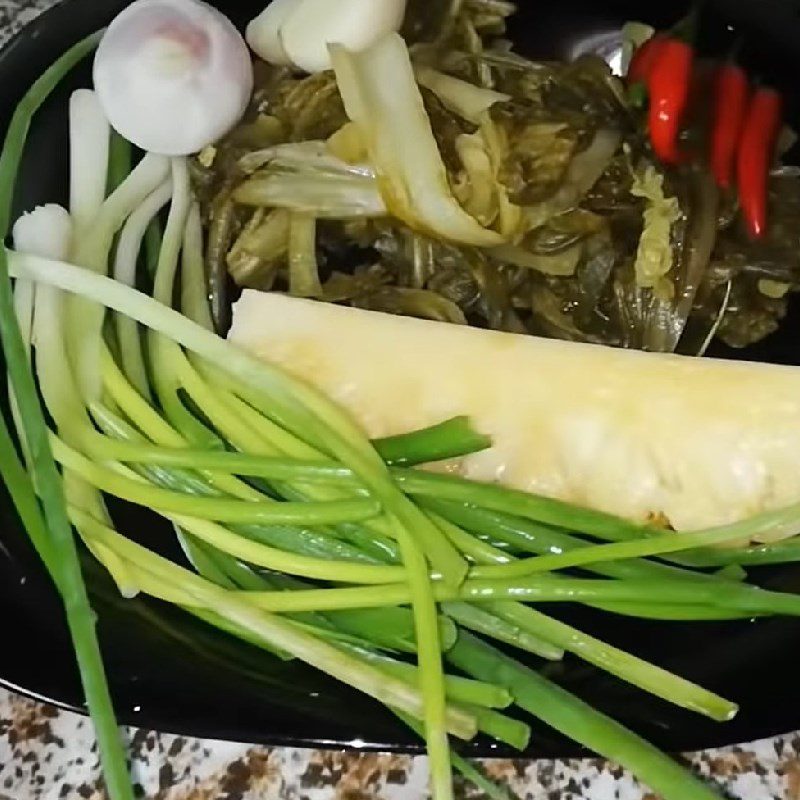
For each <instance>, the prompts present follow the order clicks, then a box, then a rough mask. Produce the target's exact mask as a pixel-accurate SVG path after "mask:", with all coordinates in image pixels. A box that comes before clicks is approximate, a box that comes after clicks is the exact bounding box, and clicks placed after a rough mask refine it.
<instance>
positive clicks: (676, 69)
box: [649, 38, 694, 164]
mask: <svg viewBox="0 0 800 800" xmlns="http://www.w3.org/2000/svg"><path fill="white" fill-rule="evenodd" d="M693 64H694V49H693V48H692V46H691V45H689V44H686V42H683V41H680V40H678V39H672V38H670V39H667V40H665V42H664V44H663V46H662V47H661V49H660V52H659V54H658V58H657V59H656V62H655V64H654V66H653V70H652V72H651V74H650V85H649V88H650V141H651V142H652V144H653V150H654V152H655V154H656V156H658V158H659V159H661V161H664V162H665V163H667V164H678V163H680V162H681V161H682V160H683V158H682V156H681V153H680V150H679V148H678V135H679V134H680V131H681V123H682V122H683V117H684V113H685V111H686V107H687V105H688V102H689V90H690V85H691V79H692V65H693Z"/></svg>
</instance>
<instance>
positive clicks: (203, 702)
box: [0, 0, 800, 756]
mask: <svg viewBox="0 0 800 800" xmlns="http://www.w3.org/2000/svg"><path fill="white" fill-rule="evenodd" d="M124 5H126V3H125V2H123V1H122V0H68V2H66V3H64V4H63V5H61V6H59V7H57V8H55V9H53V10H51V11H49V12H47V13H46V14H44V15H43V16H42V17H40V18H39V19H38V20H36V21H35V22H34V23H33V24H32V25H30V26H28V27H27V28H26V29H25V31H24V32H23V33H22V34H21V35H19V36H18V37H17V38H16V39H14V40H13V42H12V43H11V44H10V45H9V46H8V47H7V48H6V49H5V50H4V51H3V52H2V53H0V128H3V129H4V128H5V126H6V125H7V123H8V120H9V118H10V115H11V113H12V111H13V108H14V105H15V104H16V102H17V101H18V100H19V98H20V96H21V94H22V93H23V92H24V90H25V88H26V87H28V86H29V85H30V84H31V82H32V81H33V80H34V79H35V78H36V77H37V76H38V75H39V74H40V73H41V71H42V70H43V69H44V68H45V67H46V66H48V65H49V63H50V62H51V60H53V59H54V58H55V56H56V54H58V53H61V52H63V51H64V50H65V49H66V48H67V47H68V46H70V45H71V44H73V43H74V42H75V41H77V40H78V39H79V38H80V37H82V36H84V35H86V34H88V33H89V32H91V31H93V30H96V29H98V28H100V27H102V26H103V25H105V24H107V23H108V22H109V21H110V19H111V18H112V17H113V16H114V14H115V13H116V12H117V11H119V9H120V8H122V7H123V6H124ZM218 5H219V6H220V8H221V9H222V10H223V11H225V12H226V13H227V14H229V15H230V16H231V17H232V18H233V19H234V21H236V22H237V24H241V23H243V22H245V21H246V20H247V19H248V18H249V17H251V16H253V15H254V14H255V13H256V12H257V11H258V10H259V9H260V4H255V3H237V2H234V1H233V0H219V2H218ZM598 5H600V4H598V3H595V2H590V1H589V0H586V2H576V1H575V0H571V1H567V0H561V2H560V3H553V4H543V3H528V2H527V1H526V0H521V2H520V6H521V7H522V11H521V12H520V14H519V15H518V16H517V17H516V18H515V20H514V23H513V28H512V36H513V37H514V39H515V40H516V41H517V43H518V46H519V48H520V49H521V50H522V51H523V52H525V53H527V54H529V55H532V56H537V57H564V56H565V55H566V54H567V53H569V52H570V51H571V50H572V48H573V47H574V46H575V44H576V43H579V42H581V41H586V40H587V39H588V38H589V37H591V36H593V35H595V34H598V33H600V34H602V33H609V32H612V31H614V30H618V28H619V26H620V24H621V23H622V22H623V21H624V20H626V19H633V18H637V16H638V15H639V14H641V12H642V7H641V3H638V2H636V3H634V2H616V3H613V2H612V3H605V4H603V8H602V10H598ZM722 5H723V4H722V3H720V7H722ZM730 6H731V9H730V17H729V18H731V19H736V20H740V21H741V20H744V24H745V25H747V26H753V27H758V28H759V30H758V37H754V38H755V39H756V41H758V42H761V43H762V44H763V43H764V42H766V44H764V49H765V51H768V52H769V56H768V57H767V56H762V63H763V64H764V67H765V70H768V71H770V72H774V74H775V75H776V76H781V75H786V72H785V71H783V69H782V65H783V66H785V64H791V65H792V66H793V67H795V68H796V60H795V57H794V53H797V52H800V46H798V44H799V43H798V38H800V36H798V27H797V24H796V23H797V19H796V15H795V12H794V11H789V10H788V9H789V7H790V6H791V4H790V3H786V2H785V0H776V2H774V3H773V2H767V0H754V2H750V3H745V2H743V0H732V2H731V3H730ZM659 7H660V8H661V11H659ZM648 8H649V9H650V10H649V12H648V13H649V14H650V17H651V20H650V21H652V22H653V23H654V24H656V25H659V24H660V25H664V24H666V23H669V22H671V21H673V20H674V18H675V17H676V16H677V15H678V14H679V12H680V9H676V4H675V3H672V2H664V3H656V4H653V3H651V4H649V5H648ZM756 8H758V9H759V10H758V12H755V11H754V10H755V9H756ZM751 12H752V13H751ZM748 14H751V17H752V18H748ZM753 15H754V16H753ZM781 15H783V16H781ZM772 43H774V47H771V46H770V45H771V44H772ZM794 71H795V72H796V69H795V70H794ZM81 85H89V69H88V65H85V66H84V67H83V68H82V69H80V70H77V71H76V73H75V74H74V75H72V76H70V78H69V80H68V81H66V82H65V84H64V85H63V86H62V87H61V88H60V89H59V90H58V92H57V93H56V94H55V96H54V97H53V98H52V99H51V100H50V101H49V102H48V103H47V105H46V106H45V107H44V109H43V110H42V112H41V113H40V115H39V116H38V118H37V119H36V121H35V124H34V126H33V130H32V132H31V136H30V140H29V147H28V151H27V155H26V159H25V163H24V167H23V171H22V177H21V181H20V184H19V192H18V197H17V201H16V205H17V210H18V211H21V210H23V209H29V208H31V207H32V206H33V205H35V204H37V203H43V202H51V201H57V200H63V199H64V198H63V195H64V194H65V187H66V148H65V145H66V100H67V97H68V95H69V92H70V91H71V90H72V89H74V88H76V87H77V86H81ZM797 330H798V319H797V315H796V314H793V315H792V317H791V318H790V320H789V321H787V323H786V326H785V327H784V328H783V330H782V333H781V335H780V336H777V337H773V338H772V339H770V340H769V341H768V342H766V343H764V344H763V345H762V346H761V347H760V348H758V349H757V350H755V351H753V352H752V353H748V354H746V355H747V356H748V357H758V358H762V359H764V360H772V361H784V362H791V361H792V359H793V358H794V359H797V358H798V355H797V351H798V345H797V335H796V331H797ZM718 355H727V354H726V353H724V352H720V353H718ZM5 410H6V409H4V411H5ZM0 491H3V490H2V489H0ZM114 513H115V518H116V521H117V523H118V524H119V525H120V527H121V528H122V530H124V531H125V532H126V533H127V534H128V535H130V536H132V537H134V538H137V539H138V540H139V541H142V542H143V543H145V544H147V545H149V546H151V547H154V548H156V549H158V550H160V551H162V552H164V553H166V554H169V555H172V556H173V557H175V558H180V554H179V553H178V552H177V551H176V549H175V546H174V544H173V542H174V537H173V535H172V532H171V530H170V529H169V528H168V527H167V526H164V525H161V524H158V523H157V521H156V520H155V519H154V517H153V516H152V515H151V514H149V513H148V512H146V511H143V510H142V509H138V508H134V507H132V506H126V505H124V504H117V505H116V506H115V507H114ZM85 563H86V570H85V571H86V575H87V581H88V583H89V585H90V589H91V592H92V596H93V601H94V603H95V607H96V609H97V611H98V615H99V630H100V636H101V640H102V646H103V652H104V656H105V659H106V664H107V667H108V674H109V679H110V682H111V686H112V691H113V695H114V699H115V703H116V707H117V710H118V713H119V716H120V718H121V720H122V721H124V722H125V723H129V724H133V725H138V726H144V727H149V728H156V729H160V730H164V731H171V732H176V733H183V734H187V735H197V736H203V737H212V738H219V739H232V740H239V741H247V742H262V743H267V744H284V745H296V746H327V745H332V746H337V747H339V746H354V747H364V748H375V749H387V750H388V749H391V750H418V749H419V747H418V745H417V744H416V743H414V741H413V738H412V737H411V736H409V734H408V733H407V732H406V730H405V729H404V728H403V727H402V726H400V725H399V724H398V723H397V722H396V721H395V719H394V718H393V717H392V716H391V715H389V714H388V713H387V712H386V711H384V710H383V708H382V707H380V706H379V705H378V704H376V703H374V702H372V701H371V700H368V699H366V698H364V697H363V696H362V695H360V694H358V693H356V692H354V691H352V690H351V689H349V688H347V687H346V686H343V685H342V684H339V683H336V682H334V681H332V680H329V679H327V678H326V677H325V676H323V675H321V674H320V673H317V672H315V671H314V670H312V669H310V668H306V667H304V666H303V665H302V664H298V663H290V664H288V665H286V664H283V663H281V662H278V661H277V660H274V659H272V658H270V657H269V656H267V655H265V654H263V653H262V652H260V651H257V650H255V649H253V648H250V647H249V646H247V645H243V644H241V643H239V642H237V641H235V640H233V639H229V638H226V637H224V636H223V635H222V634H218V633H216V632H215V631H213V630H211V629H209V628H206V627H205V626H203V625H201V624H199V623H196V622H195V621H194V620H193V619H191V618H190V617H188V616H186V615H185V614H183V613H181V612H178V611H175V610H174V609H172V608H169V607H167V606H165V605H164V604H161V603H158V602H155V601H147V600H135V601H123V600H121V599H120V598H119V597H118V596H117V594H116V592H115V590H114V587H113V586H112V585H111V584H110V582H109V580H108V578H107V577H106V576H105V574H104V573H103V571H102V570H101V569H100V568H99V567H98V566H97V565H96V564H94V562H92V561H91V559H89V558H88V557H87V558H86V562H85ZM758 577H759V580H760V581H761V582H762V583H764V584H765V585H769V586H771V587H776V588H778V587H779V588H783V589H787V590H797V591H800V567H786V568H781V569H773V570H769V571H761V572H759V573H758ZM0 609H2V612H3V613H2V629H0V683H3V684H4V685H6V686H8V687H10V688H12V689H16V690H18V691H20V692H23V693H25V694H28V695H32V696H35V697H37V698H41V699H46V700H48V701H50V702H53V703H56V704H58V705H60V706H63V707H67V708H71V709H77V710H80V709H81V708H82V700H81V691H80V685H79V682H78V678H77V672H76V668H75V665H74V661H73V656H72V649H71V646H70V642H69V638H68V635H67V632H66V629H65V625H64V622H63V615H62V611H61V608H60V605H59V601H58V598H57V597H56V595H55V593H54V590H53V588H52V586H51V585H50V582H49V580H48V579H47V577H46V575H45V574H44V573H43V570H42V568H41V565H40V564H39V562H38V560H37V558H36V556H35V554H34V553H33V552H32V550H31V548H30V546H29V544H28V542H27V539H26V536H25V533H24V531H23V530H22V529H21V527H20V525H19V522H18V520H17V519H16V516H15V514H14V511H13V509H12V507H11V505H10V502H9V500H8V497H7V496H6V495H5V492H4V491H3V494H2V496H0ZM554 611H557V613H558V615H559V616H560V617H562V618H564V619H566V620H569V621H570V622H573V623H575V624H576V625H578V626H580V627H581V628H583V629H585V630H587V631H590V632H592V633H593V634H595V635H597V636H599V637H601V638H603V639H605V640H607V641H609V642H613V643H614V644H617V645H619V646H621V647H624V648H627V649H630V650H631V651H633V652H635V653H637V654H638V655H641V656H643V657H645V658H648V659H651V660H652V661H654V662H656V663H658V664H660V665H662V666H664V667H666V668H667V669H670V670H673V671H675V672H677V673H679V674H681V675H684V676H686V677H688V678H691V679H693V680H696V681H698V682H700V683H701V684H703V685H704V686H707V687H708V688H710V689H713V690H715V691H717V692H719V693H721V694H723V695H725V696H728V697H731V698H733V699H735V700H737V701H739V702H740V703H741V705H742V711H741V713H740V715H739V716H738V717H737V719H736V720H735V721H733V722H731V723H727V724H724V725H723V724H716V723H712V722H709V721H707V720H705V719H704V718H701V717H697V716H694V715H692V714H689V713H688V712H684V711H681V710H678V709H675V708H673V707H671V706H669V705H668V704H666V703H664V702H662V701H659V700H655V699H653V698H651V697H649V696H647V695H645V694H644V693H642V692H639V691H637V690H635V689H632V688H630V687H628V686H627V685H624V684H622V683H621V682H619V681H617V680H615V679H612V678H610V677H608V676H606V675H604V674H602V673H600V672H598V671H597V670H595V669H594V668H591V667H589V666H587V665H585V664H582V663H581V662H578V661H577V660H576V659H572V658H567V659H566V660H565V661H564V663H563V664H557V665H547V666H546V667H545V670H546V671H547V673H548V674H549V675H551V676H552V677H553V678H555V679H556V680H558V681H559V682H560V683H562V684H563V685H564V686H565V687H567V688H569V689H570V690H572V691H574V692H575V693H577V694H578V695H580V696H581V697H583V698H584V699H586V700H587V701H588V702H590V703H591V704H593V705H594V706H596V707H598V708H600V709H602V710H603V711H605V712H607V713H609V714H611V715H612V716H614V717H615V718H616V719H618V720H620V721H621V722H622V723H624V724H626V725H628V726H630V727H631V728H633V729H634V730H636V731H637V732H639V733H641V734H642V735H644V736H646V737H647V738H649V739H650V740H651V741H653V742H654V743H655V744H657V745H658V746H660V747H662V748H664V749H667V750H671V751H681V750H689V749H699V748H705V747H710V746H717V745H724V744H730V743H734V742H742V741H750V740H754V739H757V738H760V737H764V736H768V735H773V734H778V733H785V732H787V731H790V730H793V729H795V728H800V681H798V680H797V678H796V663H795V659H794V658H793V657H792V654H793V653H796V652H797V648H800V621H794V620H766V621H758V622H744V623H725V624H692V625H686V624H664V623H649V622H640V621H635V620H628V619H625V618H621V617H619V618H617V617H612V616H610V615H607V614H600V613H596V612H591V611H589V610H587V609H583V608H578V607H561V608H558V609H554ZM532 663H533V660H532ZM534 665H535V666H540V665H538V664H534ZM465 752H467V753H472V754H483V755H492V754H497V755H500V754H503V753H505V752H506V750H505V749H504V748H501V747H497V746H494V745H492V744H490V743H488V742H485V741H477V742H475V743H473V744H471V745H469V746H467V747H466V748H465ZM581 752H582V751H581V750H580V748H579V747H578V746H577V745H575V744H574V743H571V742H568V741H566V740H565V739H563V738H562V737H560V736H558V735H557V734H555V733H553V732H552V731H550V730H549V729H547V728H544V727H543V726H539V725H537V724H534V733H533V737H532V745H531V747H530V749H529V751H528V752H527V755H530V756H574V755H578V754H581Z"/></svg>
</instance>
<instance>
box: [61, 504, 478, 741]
mask: <svg viewBox="0 0 800 800" xmlns="http://www.w3.org/2000/svg"><path fill="white" fill-rule="evenodd" d="M75 518H76V519H77V520H79V521H80V522H81V523H82V524H83V525H85V527H86V528H87V530H89V531H90V532H91V536H92V537H94V538H96V539H97V540H98V541H100V542H102V543H104V544H106V545H107V546H108V547H110V548H111V549H112V550H114V551H115V552H116V553H117V554H118V555H119V556H120V557H122V558H124V559H125V560H127V561H130V562H131V563H132V564H135V565H136V566H137V568H138V569H140V570H145V571H147V572H149V573H150V574H152V576H153V578H154V580H153V582H152V584H151V585H150V586H149V587H148V592H152V593H153V595H154V596H156V597H159V596H161V592H162V591H164V592H167V591H168V590H169V587H174V586H179V587H181V591H182V592H185V593H186V594H187V595H188V596H190V597H191V598H192V601H193V602H192V605H199V606H200V607H202V608H205V609H207V610H209V611H212V612H213V613H215V614H217V615H219V616H221V617H223V618H224V619H225V620H226V621H227V623H229V624H233V625H236V626H237V627H241V628H244V629H245V630H247V631H248V632H249V634H251V635H255V636H257V637H261V638H263V639H264V640H265V641H266V642H268V643H269V645H270V646H271V647H277V648H279V649H281V650H284V651H286V652H287V653H289V654H291V655H294V656H295V657H297V658H299V659H301V660H303V661H305V662H306V663H308V664H311V665H312V666H314V667H316V668H317V669H319V670H321V671H322V672H326V673H327V674H329V675H331V676H333V677H335V678H337V679H338V680H341V681H343V682H345V683H347V684H349V685H351V686H353V687H354V688H356V689H357V690H359V691H361V692H363V693H364V694H367V695H370V696H371V697H374V698H376V699H377V700H379V701H380V702H382V703H385V704H387V705H391V706H396V707H398V708H403V709H404V710H406V711H407V713H410V714H412V715H413V716H415V717H417V718H421V717H422V716H423V713H424V700H423V696H422V694H421V693H420V692H419V691H418V690H417V689H416V688H414V687H411V686H410V685H409V684H407V683H406V682H405V681H401V680H397V679H395V678H392V677H391V676H389V675H386V674H385V673H384V672H382V671H381V670H377V669H375V668H374V667H371V666H369V665H368V664H364V663H363V662H361V661H360V660H358V659H354V658H352V657H350V656H349V655H347V654H346V653H344V652H343V651H342V650H340V649H338V648H337V647H335V646H333V645H330V644H327V643H325V642H322V641H319V640H318V639H317V638H315V637H314V636H311V635H309V634H308V633H306V632H305V631H303V630H301V629H299V628H298V627H297V626H296V625H294V624H292V623H288V622H286V621H284V620H281V619H280V618H278V617H276V616H274V615H271V614H267V613H266V612H264V611H260V610H258V609H255V608H253V607H252V606H250V605H249V604H248V603H246V602H243V601H242V600H240V599H237V598H236V597H235V596H233V595H231V593H230V592H226V591H225V590H224V589H220V588H219V587H216V586H214V585H213V584H211V583H209V582H208V581H205V580H204V579H203V578H200V577H199V576H197V575H195V574H194V573H192V572H189V571H187V570H185V569H182V568H181V567H178V566H177V565H175V564H173V563H172V562H170V561H168V560H166V559H164V558H162V557H161V556H158V555H156V554H155V553H151V552H150V551H149V550H147V549H146V548H144V547H141V546H140V545H138V544H136V543H134V542H132V541H130V540H129V539H127V538H126V537H124V536H120V535H119V534H118V533H116V532H115V531H113V530H112V529H110V528H108V527H107V526H105V525H102V524H101V523H99V522H97V521H96V520H94V519H93V518H92V517H90V516H89V515H87V514H84V513H82V512H75ZM445 716H446V720H447V721H446V726H447V728H448V729H449V730H450V731H451V732H452V733H453V734H454V735H456V736H459V737H460V738H466V739H470V738H472V737H473V736H474V735H475V732H476V725H475V720H474V718H473V717H471V716H470V715H468V714H465V713H464V712H460V711H459V710H458V709H454V708H449V709H446V712H445Z"/></svg>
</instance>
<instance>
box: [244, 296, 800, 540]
mask: <svg viewBox="0 0 800 800" xmlns="http://www.w3.org/2000/svg"><path fill="white" fill-rule="evenodd" d="M230 338H231V339H232V341H234V342H237V343H238V344H240V345H242V346H243V347H245V348H247V349H248V350H250V351H252V352H253V353H255V354H256V355H258V356H260V357H262V358H264V359H268V360H270V361H273V362H275V363H278V364H281V365H284V366H285V367H286V368H287V369H288V370H289V371H290V372H292V373H294V374H295V375H298V376H300V377H303V378H306V379H308V380H309V381H311V382H313V383H314V384H316V385H317V386H318V387H319V388H321V389H322V390H324V391H325V392H326V393H327V394H329V395H330V396H331V397H333V398H334V399H335V400H337V401H339V402H340V403H342V405H344V406H345V407H347V408H348V409H349V410H350V411H351V412H352V413H353V414H354V415H355V417H356V418H357V419H358V420H360V422H361V424H362V425H363V426H364V428H365V430H366V431H367V432H368V433H369V435H371V436H385V435H390V434H397V433H403V432H406V431H411V430H415V429H417V428H421V427H424V426H426V425H430V424H433V423H436V422H441V421H442V420H444V419H447V418H449V417H452V416H455V415H458V414H467V415H469V416H470V417H471V418H472V420H473V423H474V425H475V426H476V427H477V429H478V430H480V431H482V432H484V433H487V434H489V435H490V436H491V437H492V439H493V441H494V446H493V447H492V448H491V449H490V450H488V451H485V452H482V453H477V454H474V455H471V456H468V457H467V458H465V459H463V460H462V461H461V462H459V463H458V464H457V465H453V466H452V468H453V469H456V468H457V469H459V470H460V472H461V473H462V474H464V475H466V476H468V477H470V478H473V479H476V480H481V481H500V482H502V483H504V484H506V485H509V486H513V487H517V488H520V489H524V490H529V491H532V492H538V493H541V494H545V495H549V496H552V497H557V498H561V499H563V500H568V501H571V502H574V503H578V504H581V505H585V506H590V507H593V508H597V509H601V510H604V511H608V512H611V513H615V514H619V515H621V516H624V517H627V518H630V519H634V520H645V519H648V518H652V517H657V518H662V517H666V519H668V520H669V522H670V523H671V524H672V525H673V526H674V527H676V528H678V529H688V530H693V529H699V528H704V527H708V526H712V525H716V524H722V523H726V522H730V521H734V520H740V519H743V518H747V517H749V516H752V515H753V514H755V513H757V512H759V511H762V510H764V509H768V508H776V507H780V506H784V505H787V504H789V503H794V502H797V501H800V369H796V368H792V367H782V366H772V365H765V364H753V363H743V362H734V361H716V360H711V359H694V358H687V357H681V356H673V355H661V354H653V353H641V352H634V351H627V350H616V349H612V348H607V347H602V346H596V345H584V344H574V343H568V342H559V341H553V340H547V339H539V338H535V337H531V336H522V335H514V334H507V333H498V332H492V331H484V330H479V329H475V328H466V327H463V326H457V325H448V324H446V323H438V322H428V321H422V320H417V319H411V318H407V317H396V316H390V315H385V314H380V313H376V312H372V311H362V310H356V309H350V308H344V307H339V306H333V305H327V304H324V303H319V302H315V301H308V300H298V299H291V298H287V297H284V296H280V295H275V294H266V293H260V292H255V291H245V293H244V294H243V296H242V299H241V300H240V301H239V302H238V303H237V305H236V307H235V312H234V321H233V329H232V331H231V334H230ZM786 533H789V532H786V531H784V532H782V534H783V535H785V534H786Z"/></svg>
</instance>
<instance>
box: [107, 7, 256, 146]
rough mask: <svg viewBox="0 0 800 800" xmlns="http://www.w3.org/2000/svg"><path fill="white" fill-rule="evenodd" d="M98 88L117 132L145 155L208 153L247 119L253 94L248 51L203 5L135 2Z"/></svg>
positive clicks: (112, 39)
mask: <svg viewBox="0 0 800 800" xmlns="http://www.w3.org/2000/svg"><path fill="white" fill-rule="evenodd" d="M94 85H95V90H96V92H97V94H98V97H99V98H100V102H101V104H102V106H103V109H104V111H105V113H106V116H107V117H108V120H109V122H110V123H111V125H112V127H113V128H114V129H115V130H116V131H117V132H118V133H119V134H121V135H122V136H124V137H125V138H126V139H128V140H129V141H130V142H132V143H133V144H135V145H136V146H137V147H140V148H141V149H143V150H146V151H149V152H153V153H160V154H162V155H168V156H182V155H189V154H191V153H195V152H198V151H199V150H202V149H203V148H204V147H206V146H207V145H210V144H213V143H214V142H216V141H217V140H218V139H220V138H221V137H222V136H223V135H224V134H226V133H227V132H228V131H229V130H230V129H231V128H232V127H233V126H234V125H235V124H236V123H237V122H238V121H239V120H240V119H241V117H242V115H243V114H244V111H245V109H246V108H247V104H248V102H249V100H250V96H251V93H252V90H253V69H252V63H251V60H250V54H249V52H248V49H247V45H246V44H245V42H244V40H243V39H242V37H241V35H240V34H239V32H238V31H237V30H236V28H235V27H234V26H233V24H232V23H231V21H230V20H229V19H227V17H225V16H224V15H223V14H221V13H220V12H219V11H217V10H216V9H215V8H212V7H211V6H209V5H207V4H206V3H203V2H200V0H136V2H134V3H132V4H131V5H130V6H128V7H127V8H126V9H125V10H124V11H123V12H122V13H120V14H119V15H118V16H117V17H116V18H115V19H114V21H113V22H112V23H111V25H110V26H109V28H108V30H107V31H106V33H105V35H104V36H103V39H102V41H101V42H100V46H99V47H98V49H97V55H96V56H95V61H94Z"/></svg>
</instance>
